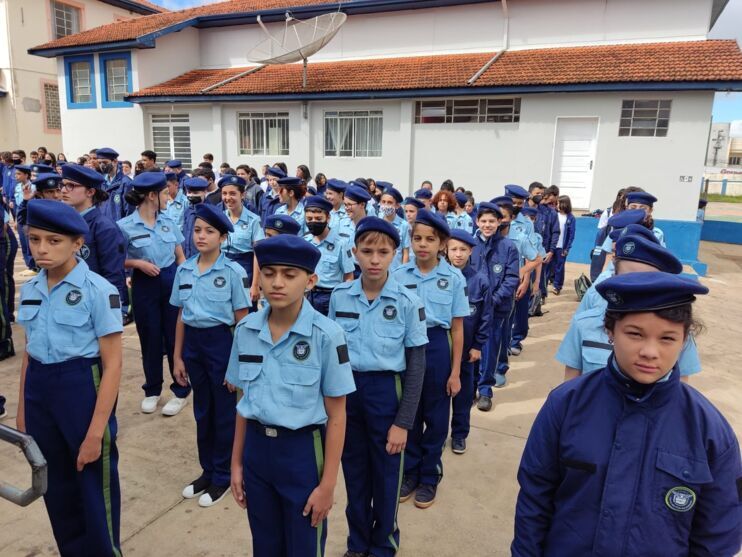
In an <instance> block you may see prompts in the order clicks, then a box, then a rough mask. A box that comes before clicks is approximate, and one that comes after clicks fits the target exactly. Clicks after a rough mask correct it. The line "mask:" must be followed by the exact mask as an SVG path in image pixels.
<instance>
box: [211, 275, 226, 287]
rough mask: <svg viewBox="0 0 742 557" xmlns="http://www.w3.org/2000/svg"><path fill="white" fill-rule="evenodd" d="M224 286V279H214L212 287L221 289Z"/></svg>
mask: <svg viewBox="0 0 742 557" xmlns="http://www.w3.org/2000/svg"><path fill="white" fill-rule="evenodd" d="M225 284H227V279H225V278H224V277H216V278H215V279H214V286H216V287H217V288H223V287H224V285H225Z"/></svg>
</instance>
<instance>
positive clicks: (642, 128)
mask: <svg viewBox="0 0 742 557" xmlns="http://www.w3.org/2000/svg"><path fill="white" fill-rule="evenodd" d="M671 105H672V101H669V100H650V101H638V100H630V101H623V103H622V104H621V122H620V124H619V127H618V135H620V136H636V137H665V136H667V130H668V128H669V127H670V108H671Z"/></svg>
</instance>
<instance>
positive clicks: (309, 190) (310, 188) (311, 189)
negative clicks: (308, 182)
mask: <svg viewBox="0 0 742 557" xmlns="http://www.w3.org/2000/svg"><path fill="white" fill-rule="evenodd" d="M307 193H308V194H309V195H317V188H315V187H314V186H307Z"/></svg>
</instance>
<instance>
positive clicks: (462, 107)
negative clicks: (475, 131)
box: [415, 98, 520, 124]
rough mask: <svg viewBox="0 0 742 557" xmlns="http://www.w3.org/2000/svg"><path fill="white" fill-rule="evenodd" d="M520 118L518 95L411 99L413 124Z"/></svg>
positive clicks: (491, 121)
mask: <svg viewBox="0 0 742 557" xmlns="http://www.w3.org/2000/svg"><path fill="white" fill-rule="evenodd" d="M486 122H489V123H514V122H520V99H519V98H509V99H476V98H475V99H440V100H430V101H417V102H416V103H415V123H416V124H453V123H486Z"/></svg>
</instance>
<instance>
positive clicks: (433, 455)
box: [404, 327, 451, 485]
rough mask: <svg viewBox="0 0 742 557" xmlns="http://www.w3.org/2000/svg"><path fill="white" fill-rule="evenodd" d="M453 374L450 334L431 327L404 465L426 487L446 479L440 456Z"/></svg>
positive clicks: (447, 419)
mask: <svg viewBox="0 0 742 557" xmlns="http://www.w3.org/2000/svg"><path fill="white" fill-rule="evenodd" d="M450 375H451V345H450V337H449V331H448V330H447V329H444V328H442V327H430V328H428V344H427V346H426V347H425V380H424V382H423V391H422V396H421V397H420V404H419V406H418V407H417V415H416V416H415V425H414V427H413V428H412V430H411V431H410V432H409V435H408V437H407V449H406V451H405V466H404V468H405V475H406V476H411V477H413V478H418V479H419V481H420V483H423V484H429V485H436V484H437V483H439V482H440V481H441V478H442V477H443V462H442V461H441V457H442V455H443V445H444V444H445V443H446V437H448V423H449V419H450V413H451V397H450V396H448V394H447V393H446V383H447V382H448V378H449V376H450Z"/></svg>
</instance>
